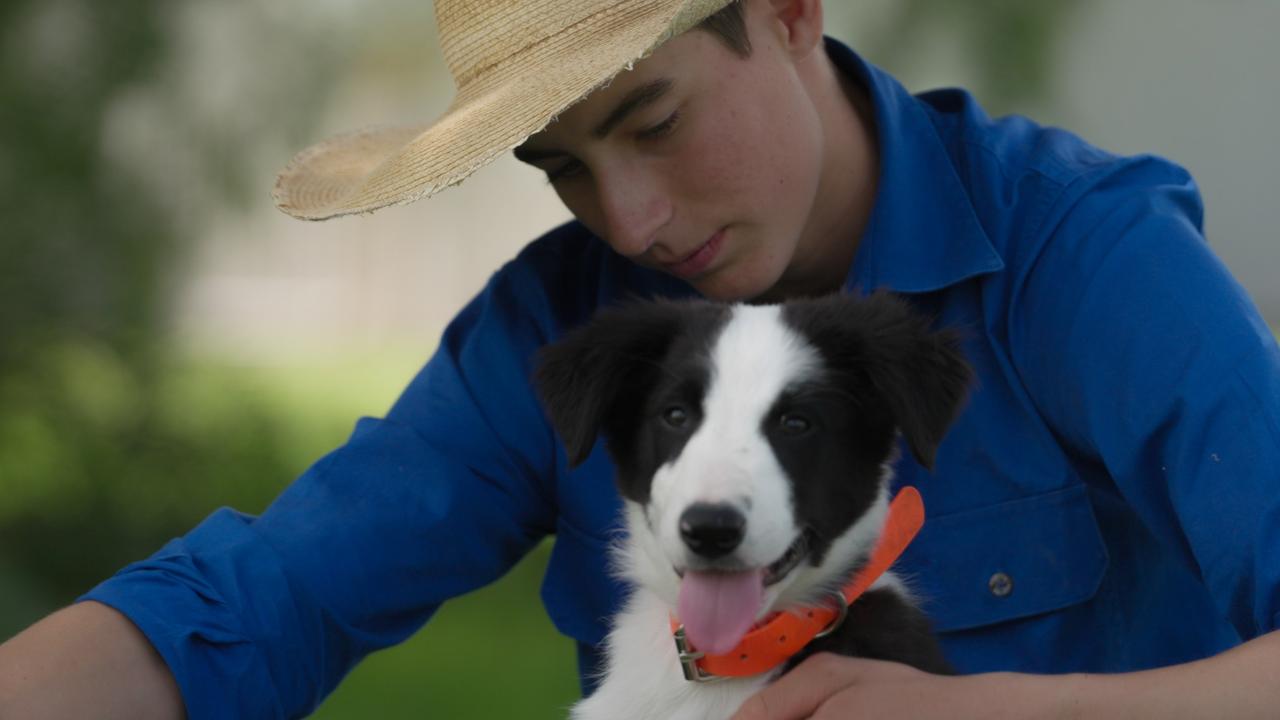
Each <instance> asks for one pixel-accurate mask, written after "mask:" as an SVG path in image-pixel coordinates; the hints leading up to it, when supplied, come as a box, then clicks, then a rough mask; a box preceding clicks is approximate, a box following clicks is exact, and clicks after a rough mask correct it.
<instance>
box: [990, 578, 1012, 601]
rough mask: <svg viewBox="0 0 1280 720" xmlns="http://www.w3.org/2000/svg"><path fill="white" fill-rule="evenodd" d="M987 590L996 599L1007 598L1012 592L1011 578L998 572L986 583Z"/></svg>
mask: <svg viewBox="0 0 1280 720" xmlns="http://www.w3.org/2000/svg"><path fill="white" fill-rule="evenodd" d="M987 589H989V590H990V591H991V594H992V595H995V596H996V597H998V598H1002V597H1009V593H1011V592H1013V578H1011V577H1009V576H1008V575H1006V574H1004V573H1002V572H998V573H996V574H995V575H992V576H991V579H990V580H988V581H987Z"/></svg>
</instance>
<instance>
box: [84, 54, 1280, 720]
mask: <svg viewBox="0 0 1280 720" xmlns="http://www.w3.org/2000/svg"><path fill="white" fill-rule="evenodd" d="M828 51H829V53H830V54H831V55H832V57H833V58H834V59H835V61H836V63H837V64H838V66H839V67H840V68H841V69H842V70H843V71H844V72H846V73H848V74H849V75H851V76H853V77H855V78H857V79H859V80H860V81H861V82H863V83H864V84H865V85H866V86H867V87H868V88H869V90H870V94H871V97H872V101H873V103H874V106H875V120H876V126H877V127H876V131H877V134H878V137H879V147H880V153H881V155H880V157H881V166H882V167H881V173H882V175H881V177H880V182H879V186H878V197H877V198H876V203H875V208H874V211H873V215H872V217H871V219H870V224H869V226H868V228H867V230H866V232H865V235H864V237H863V238H862V240H861V245H860V247H859V250H858V254H857V257H856V259H855V261H854V264H853V266H852V267H851V269H850V271H849V275H848V288H849V289H850V290H851V291H855V292H867V291H870V290H872V289H875V288H889V289H891V290H893V291H895V292H897V293H900V294H901V295H903V296H904V297H906V298H908V299H909V300H910V301H911V302H913V303H914V304H915V305H917V306H918V307H919V308H920V310H921V311H923V312H926V313H930V314H932V315H933V316H935V317H936V318H937V323H938V324H939V325H947V326H953V327H958V328H961V329H962V330H963V332H964V335H965V342H964V349H965V351H966V353H967V355H968V357H969V359H970V360H971V362H972V363H973V364H974V366H975V368H976V371H977V376H978V382H977V385H976V387H975V389H974V392H973V394H972V397H971V398H970V400H969V402H968V405H967V407H966V409H965V410H964V412H963V414H962V415H961V416H960V418H959V420H958V421H957V423H956V424H955V426H954V427H953V428H952V430H951V431H950V433H949V434H948V435H947V437H946V440H945V441H944V442H943V444H942V446H941V448H940V450H939V453H938V458H937V469H936V471H935V472H934V473H933V474H930V473H927V472H926V471H924V470H923V469H922V468H921V467H919V466H918V465H916V464H915V463H914V462H913V461H912V460H911V459H910V454H909V453H904V454H903V457H904V460H903V461H901V462H900V463H899V465H898V467H897V482H899V483H905V484H911V485H914V486H916V487H918V488H919V489H920V491H921V493H922V494H923V496H924V499H925V504H926V507H927V508H928V521H927V523H926V525H925V529H924V532H923V533H922V535H921V536H920V538H919V539H918V540H917V542H916V543H915V544H914V545H912V547H911V548H910V549H909V550H908V552H907V554H906V555H905V556H904V557H903V559H902V560H901V561H900V563H899V565H898V567H899V569H900V571H901V573H902V574H904V575H905V576H907V577H908V578H909V581H910V583H911V585H912V587H914V588H915V590H916V592H917V594H918V595H919V597H920V598H921V599H922V601H923V603H924V607H925V610H926V611H927V612H928V613H929V615H930V616H931V617H932V619H933V621H934V623H935V625H936V628H937V629H938V631H939V632H940V633H941V637H942V641H943V644H944V648H945V650H946V652H947V654H948V656H949V658H950V659H951V661H952V662H953V663H954V664H955V665H956V666H957V667H958V668H959V669H961V670H962V671H965V672H977V671H984V670H994V669H1006V670H1022V671H1032V672H1064V671H1078V670H1088V671H1095V672H1109V671H1124V670H1132V669H1138V668H1149V667H1154V666H1160V665H1167V664H1172V663H1179V662H1183V661H1187V660H1191V659H1194V658H1200V657H1204V656H1207V655H1211V654H1213V653H1216V652H1218V651H1220V650H1223V649H1225V648H1228V647H1230V646H1233V645H1236V644H1238V643H1240V642H1241V641H1242V640H1245V639H1248V638H1252V637H1254V636H1256V635H1259V634H1261V633H1265V632H1268V631H1270V630H1272V629H1273V628H1275V627H1276V622H1277V612H1278V611H1280V470H1277V468H1280V351H1277V348H1276V344H1275V340H1274V338H1273V337H1272V335H1271V333H1270V332H1269V330H1268V328H1267V327H1266V325H1265V323H1263V321H1262V320H1261V318H1260V317H1259V315H1258V313H1257V311H1256V310H1255V309H1254V307H1253V305H1252V304H1251V302H1250V300H1249V299H1248V297H1247V296H1246V295H1245V293H1244V292H1243V290H1242V289H1241V288H1240V287H1239V286H1238V285H1237V284H1236V282H1235V281H1234V280H1233V279H1232V278H1231V276H1230V275H1229V273H1228V272H1227V270H1226V269H1225V268H1224V267H1223V265H1222V264H1221V263H1220V262H1219V261H1218V260H1217V259H1216V258H1215V257H1214V255H1213V254H1212V253H1211V252H1210V250H1209V249H1208V247H1207V246H1206V244H1205V241H1204V239H1203V237H1202V232H1201V221H1202V208H1201V202H1200V197H1199V195H1198V193H1197V191H1196V188H1195V184H1194V183H1193V181H1192V179H1191V178H1190V177H1189V176H1188V175H1187V173H1186V172H1185V171H1183V170H1182V169H1180V168H1178V167H1176V166H1174V165H1172V164H1170V163H1168V162H1166V161H1164V160H1161V159H1158V158H1154V157H1133V158H1119V157H1115V156H1112V155H1109V154H1107V153H1105V152H1102V151H1100V150H1098V149H1096V148H1093V147H1091V146H1089V145H1087V144H1086V143H1084V142H1083V141H1081V140H1080V139H1079V138H1077V137H1075V136H1073V135H1071V134H1069V133H1066V132H1063V131H1061V130H1056V129H1051V128H1044V127H1040V126H1037V125H1035V124H1034V123H1032V122H1030V121H1028V120H1026V119H1023V118H1019V117H1011V118H1004V119H998V120H992V119H990V118H988V117H987V116H986V115H985V114H984V113H983V112H982V110H981V109H980V108H979V107H978V106H977V104H975V102H974V101H973V98H971V97H970V96H969V95H968V94H966V93H964V92H961V91H957V90H945V91H939V92H931V93H926V94H924V95H921V96H918V97H913V96H911V95H910V94H908V93H907V92H906V91H905V90H904V89H903V88H902V87H901V86H899V85H898V84H897V83H896V82H895V81H894V80H893V79H892V78H890V77H889V76H887V75H886V74H884V73H883V72H881V71H879V70H877V69H876V68H874V67H871V66H869V65H867V64H866V63H864V62H863V61H862V60H861V59H859V58H858V57H857V56H855V55H854V54H853V53H852V52H851V51H850V50H849V49H848V48H846V47H844V46H843V45H840V44H839V43H836V42H834V41H832V42H830V43H829V44H828ZM688 294H690V290H689V289H688V288H687V287H686V286H684V285H683V284H681V283H679V282H678V281H676V280H673V279H671V278H668V277H665V276H662V275H659V274H656V273H653V272H651V271H648V270H644V269H642V268H639V267H637V266H635V265H633V264H630V263H628V262H627V261H625V260H623V259H622V258H620V257H618V256H616V255H615V254H613V253H612V252H611V251H610V250H609V249H608V248H607V247H606V246H605V245H604V244H603V243H601V242H600V241H599V240H598V239H596V238H594V237H592V236H591V235H590V234H589V233H588V232H587V231H586V230H585V229H583V227H582V226H580V225H578V224H576V223H570V224H568V225H565V226H563V227H561V228H559V229H557V230H555V231H553V232H551V233H550V234H548V235H547V236H545V237H543V238H541V239H540V240H538V241H536V242H534V243H533V244H531V245H530V246H529V247H528V248H526V249H525V250H524V251H523V252H521V253H520V255H519V256H518V257H517V258H516V259H515V260H513V261H512V262H511V263H509V264H508V265H506V266H505V267H503V268H502V269H501V270H500V271H499V272H498V273H497V274H495V275H494V276H493V278H492V280H491V281H490V282H489V283H488V285H487V287H485V288H484V290H483V291H482V292H481V293H480V294H479V296H478V297H476V298H475V300H473V301H472V302H471V303H470V304H469V305H467V306H466V308H465V309H463V310H462V312H461V313H460V314H459V315H458V316H457V318H456V319H455V320H454V322H453V323H452V324H451V325H450V326H449V328H448V330H447V331H446V333H445V335H444V337H443V340H442V342H441V344H440V347H439V349H438V351H437V353H436V355H435V356H434V357H433V358H432V359H431V361H430V362H429V363H428V364H427V365H426V367H425V368H424V369H423V370H422V371H421V373H420V374H419V375H418V376H417V377H416V378H415V379H414V380H413V382H412V383H411V384H410V385H409V387H408V388H407V389H406V391H405V393H404V395H403V396H402V397H401V398H400V399H399V401H398V402H397V403H396V404H395V406H394V407H393V408H392V409H391V411H390V412H389V413H388V415H387V417H386V418H385V419H368V418H366V419H363V420H361V421H360V422H359V423H358V424H357V426H356V428H355V431H354V433H353V434H352V436H351V438H350V440H349V441H348V442H347V444H346V445H345V446H344V447H342V448H340V449H338V450H337V451H335V452H333V453H332V454H330V455H328V456H327V457H325V458H323V459H322V460H320V461H319V462H318V463H317V464H316V465H315V466H313V467H312V468H311V469H309V470H308V471H307V472H306V473H305V474H304V475H302V476H301V477H300V478H298V480H297V481H296V482H295V483H294V484H293V485H292V486H291V487H290V488H288V489H287V490H286V491H285V492H284V493H283V494H282V495H281V497H280V498H278V499H277V500H276V501H275V502H274V503H273V504H272V505H271V506H270V507H269V508H268V509H267V510H266V511H265V512H264V513H263V514H262V515H261V516H260V517H252V516H248V515H244V514H241V513H237V512H235V511H233V510H230V509H222V510H218V511H217V512H215V513H213V514H212V515H211V516H210V517H209V518H208V519H207V520H205V521H204V522H203V523H202V524H201V525H199V526H198V527H196V528H195V529H194V530H193V531H191V532H190V533H189V534H188V535H186V536H185V537H183V538H180V539H177V540H174V541H172V542H170V543H169V544H168V545H166V546H165V547H164V548H163V549H161V550H160V551H159V552H158V553H156V554H155V555H154V556H152V557H151V558H149V559H147V560H145V561H142V562H139V563H136V564H134V565H130V566H129V567H127V568H125V569H124V570H122V571H121V572H120V573H119V574H118V575H116V576H115V577H114V578H112V579H110V580H108V581H106V582H104V583H103V584H102V585H100V586H98V587H97V588H96V589H94V590H93V591H91V592H90V593H88V594H87V595H86V596H85V597H86V598H91V599H94V600H98V601H101V602H104V603H106V604H108V605H111V606H112V607H115V608H117V609H119V610H121V611H122V612H124V613H125V614H126V615H127V616H129V617H130V618H132V620H133V621H134V622H135V623H136V624H137V625H138V626H139V627H140V628H141V629H142V631H143V632H144V633H146V635H147V636H148V637H149V638H150V640H151V642H152V643H154V645H155V646H156V648H157V649H158V650H159V652H160V654H161V655H162V656H163V657H164V659H165V660H166V661H167V662H168V664H169V667H170V668H171V669H172V670H173V673H174V675H175V676H176V678H177V681H178V684H179V686H180V687H181V689H182V692H183V695H184V697H185V699H186V702H187V708H188V711H189V713H190V715H191V717H193V718H215V717H219V718H221V717H226V718H230V717H292V716H297V715H300V714H303V713H306V712H307V711H309V710H310V709H311V708H313V707H314V706H315V705H316V704H318V703H319V701H320V700H321V699H322V698H323V697H324V695H325V694H326V693H328V692H329V691H330V690H331V689H332V688H333V687H334V686H335V685H336V684H337V682H338V681H339V680H340V679H341V678H342V676H343V675H344V674H345V673H346V672H347V671H348V670H349V669H350V668H351V667H352V665H354V664H355V663H356V662H357V661H359V660H360V659H361V658H362V657H364V656H365V655H366V654H368V653H369V652H371V651H373V650H376V649H378V648H382V647H386V646H388V645H392V644H394V643H397V642H400V641H402V640H404V639H405V638H407V637H408V636H409V635H410V634H412V633H413V632H414V631H415V630H417V629H418V628H419V627H420V626H421V625H422V624H423V623H424V622H426V620H427V619H428V618H429V617H430V615H431V614H432V612H433V611H434V610H435V609H436V607H437V606H438V605H439V604H440V603H442V602H444V601H445V600H447V599H449V598H451V597H454V596H457V595H460V594H462V593H465V592H467V591H469V590H472V589H474V588H477V587H480V586H481V585H484V584H486V583H488V582H490V581H492V580H494V579H495V578H497V577H498V576H499V575H501V574H502V573H503V572H504V571H506V570H507V569H508V568H509V567H511V565H512V564H513V563H515V562H516V561H517V560H518V559H519V558H520V557H521V556H522V555H523V554H524V553H525V552H526V551H528V550H529V549H530V548H531V547H532V546H533V545H534V544H535V543H537V542H538V541H539V540H540V539H541V538H543V537H544V536H546V535H548V534H552V533H553V534H555V536H556V542H555V546H554V550H553V553H552V557H551V561H550V567H549V568H548V570H547V576H546V579H545V583H544V585H543V590H542V597H543V601H544V604H545V606H546V608H547V612H548V613H549V614H550V616H551V618H552V619H553V621H554V622H555V624H556V626H557V627H558V628H559V629H560V630H561V631H563V632H564V633H565V634H566V635H568V636H570V637H572V638H574V639H576V640H577V641H578V642H579V647H580V648H581V654H580V657H581V659H582V667H583V668H584V669H589V668H591V667H593V666H594V665H595V663H596V662H597V661H598V653H597V647H598V645H599V643H600V642H601V640H602V639H603V637H604V636H605V633H606V631H607V620H606V619H607V618H608V617H609V616H610V615H611V614H612V613H613V612H614V611H615V610H616V609H617V607H618V603H619V599H620V598H621V597H622V594H623V592H624V588H623V587H621V586H620V584H619V583H618V582H617V581H615V580H613V579H611V578H610V577H609V576H608V574H607V573H606V570H605V554H606V550H607V545H608V542H609V538H610V536H611V533H613V532H615V531H616V530H617V528H618V525H619V518H618V511H619V507H620V501H619V499H618V497H617V495H616V493H615V491H614V486H613V482H612V478H611V474H612V469H611V466H610V462H609V460H608V459H607V457H606V456H605V454H604V453H603V451H602V450H601V449H600V448H597V449H596V451H595V452H594V453H593V454H592V455H591V456H590V458H589V459H588V460H587V462H585V463H584V464H583V465H581V466H579V467H577V468H570V467H568V465H567V463H566V461H565V456H564V452H563V450H562V449H561V448H560V446H559V445H558V443H557V441H556V439H555V437H554V436H553V434H552V431H551V429H550V427H549V426H548V424H547V422H546V421H545V419H544V416H543V413H542V411H541V409H540V407H539V405H538V403H537V401H536V400H535V397H534V394H533V392H532V390H531V388H530V386H529V384H528V381H527V378H528V377H529V375H530V369H531V361H530V358H531V355H532V354H533V353H534V351H535V350H536V349H537V348H538V347H540V346H542V345H543V344H545V343H547V342H549V341H552V340H554V339H556V338H557V337H558V336H560V335H561V334H562V333H563V332H564V331H565V329H566V328H569V327H572V326H574V325H577V324H579V323H581V322H583V321H584V320H586V319H587V318H588V317H590V315H591V314H592V313H593V311H595V310H596V309H597V308H598V307H600V306H601V305H605V304H609V303H613V302H616V301H617V300H619V299H621V298H624V297H629V296H635V295H640V296H671V295H688ZM584 682H589V681H584Z"/></svg>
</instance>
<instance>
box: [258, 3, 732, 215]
mask: <svg viewBox="0 0 1280 720" xmlns="http://www.w3.org/2000/svg"><path fill="white" fill-rule="evenodd" d="M729 2H730V0H436V21H437V25H438V26H439V28H440V46H441V50H442V52H443V54H444V59H445V61H446V62H447V63H448V65H449V70H450V72H452V73H453V79H454V83H455V85H457V95H456V96H455V97H454V99H453V103H452V104H451V105H450V106H449V109H448V110H447V111H446V112H445V114H444V115H443V116H442V117H440V118H439V119H438V120H436V121H435V122H434V123H431V124H428V125H419V126H414V127H403V128H374V129H369V130H361V131H357V132H354V133H349V134H346V135H340V136H338V137H335V138H331V139H329V140H326V141H324V142H322V143H319V144H317V145H314V146H312V147H311V148H308V149H307V150H304V151H303V152H302V153H300V154H299V155H298V156H297V157H295V158H294V159H293V162H292V163H290V164H289V166H288V167H287V168H285V169H284V171H283V172H281V173H280V175H279V177H278V178H277V179H276V187H275V191H274V192H273V193H272V195H273V197H274V198H275V202H276V206H277V207H279V208H280V209H281V210H283V211H285V212H286V213H289V214H290V215H293V216H294V217H298V218H303V219H306V220H325V219H328V218H332V217H338V216H340V215H350V214H353V213H365V212H372V211H374V210H377V209H379V208H383V207H386V206H388V205H396V204H403V203H409V202H413V201H414V200H418V199H421V198H424V197H429V196H431V195H433V194H435V193H436V192H439V191H440V190H442V189H444V188H446V187H448V186H450V185H454V184H457V183H459V182H462V180H463V179H465V178H466V177H467V176H468V175H470V174H471V173H473V172H475V171H476V170H477V169H479V168H480V167H482V166H484V165H486V164H488V163H489V162H491V161H493V160H494V159H495V158H497V157H498V156H500V155H502V154H503V153H505V152H507V151H509V150H511V149H512V148H514V147H516V146H517V145H519V144H520V143H522V142H524V141H525V140H526V139H527V138H528V137H529V136H530V135H533V134H534V133H536V132H538V131H539V130H542V129H543V128H545V127H546V126H547V125H548V124H549V123H550V122H551V120H552V119H554V118H555V117H556V115H558V114H559V113H561V112H563V111H564V110H566V109H567V108H569V107H570V106H571V105H573V104H574V103H576V102H578V101H579V100H581V99H582V98H584V97H586V96H587V95H588V94H590V93H591V91H592V90H595V89H596V88H598V87H600V86H602V85H604V84H606V83H607V82H608V81H609V80H610V79H612V78H613V77H614V76H615V75H617V74H618V73H620V72H622V71H623V70H626V69H628V68H630V67H631V65H632V64H633V63H634V62H635V61H637V60H639V59H640V58H642V57H644V56H646V55H648V54H649V53H650V52H652V51H653V50H654V49H655V48H657V47H658V46H659V45H661V44H662V43H664V42H666V41H667V40H668V39H670V38H672V37H674V36H676V35H679V34H680V33H683V32H685V31H686V30H689V29H691V28H693V27H694V26H695V25H697V24H698V23H700V22H702V21H703V20H704V19H706V18H707V17H709V16H710V15H711V14H713V13H715V12H716V11H717V10H719V9H721V8H722V7H724V6H725V5H728V4H729Z"/></svg>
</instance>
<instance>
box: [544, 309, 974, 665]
mask: <svg viewBox="0 0 1280 720" xmlns="http://www.w3.org/2000/svg"><path fill="white" fill-rule="evenodd" d="M957 345H958V343H957V341H956V339H955V338H954V337H953V336H952V335H951V334H948V333H945V332H942V333H940V332H933V331H931V330H930V329H929V327H928V324H927V322H926V321H925V320H923V319H922V318H920V317H918V316H916V315H914V314H913V313H912V312H910V310H909V309H908V308H907V306H906V305H905V304H904V303H902V302H901V301H899V300H896V299H894V298H892V297H891V296H889V295H886V294H877V295H874V296H872V297H871V298H868V299H865V300H859V299H855V298H853V297H850V296H831V297H828V298H823V299H818V300H807V301H798V302H792V303H788V304H786V305H781V306H760V307H750V306H743V305H734V306H729V305H723V304H717V303H710V302H701V301H695V302H684V303H671V302H660V303H647V304H640V305H633V306H630V307H626V308H622V309H616V310H609V311H605V312H603V313H601V314H600V315H598V316H597V317H596V318H595V319H594V320H593V321H592V322H590V323H588V324H587V325H586V326H584V327H582V328H579V329H578V330H576V331H574V332H572V333H570V334H569V335H568V336H566V337H565V338H564V339H563V340H562V341H561V342H559V343H557V344H555V345H552V346H550V347H548V348H547V349H545V350H544V351H543V354H542V356H541V358H540V363H539V368H538V371H537V377H536V384H537V386H538V389H539V391H540V393H541V394H542V397H543V400H544V403H545V405H546V407H547V410H548V414H549V416H550V418H551V422H552V424H553V425H554V426H555V428H556V430H557V432H558V433H559V434H560V436H561V438H562V439H563V440H564V443H565V446H566V448H567V450H568V455H569V458H570V460H571V462H574V463H578V462H581V461H582V460H583V459H585V458H586V456H587V455H588V454H589V453H590V451H591V448H592V446H593V445H594V444H595V441H596V438H597V436H603V438H604V440H605V443H606V447H607V448H608V450H609V453H610V455H611V456H612V458H613V460H614V464H615V466H616V468H617V482H618V487H619V490H620V492H621V494H622V496H623V498H624V499H625V500H626V501H627V511H628V530H629V532H630V540H629V543H628V546H627V547H626V557H625V560H626V563H627V570H628V572H629V573H630V575H631V576H632V579H634V580H636V581H638V582H641V583H643V584H644V585H646V586H647V587H648V588H649V589H650V590H652V591H653V592H655V593H657V594H659V595H660V596H661V597H663V598H664V599H665V600H667V601H668V602H669V603H670V604H671V606H672V607H678V609H679V615H680V618H681V620H682V621H683V622H684V624H685V628H686V631H687V632H688V633H689V636H690V639H691V640H692V641H693V642H694V644H695V645H696V646H697V647H699V648H701V649H703V650H706V651H708V652H713V653H719V652H725V651H727V650H728V649H729V648H732V647H733V646H734V645H736V644H737V641H738V640H739V639H740V638H741V636H742V634H743V633H745V632H746V630H747V629H748V628H749V627H750V625H751V624H752V623H753V622H754V621H755V620H756V619H758V618H759V617H760V616H762V615H764V614H765V613H767V612H769V611H770V610H772V609H774V608H775V607H784V606H788V605H792V604H795V603H800V602H811V601H813V600H815V599H817V597H818V596H820V595H821V593H822V592H824V591H825V590H826V589H827V588H830V587H832V586H837V585H839V584H840V583H841V582H842V580H843V579H844V576H845V575H847V573H848V572H849V570H850V568H851V567H853V566H854V565H856V564H857V563H858V562H859V561H860V560H861V559H862V558H863V557H865V555H866V553H867V552H869V551H870V549H871V547H872V546H873V545H874V543H875V540H876V539H877V535H878V532H879V529H880V526H881V523H882V521H883V517H884V512H885V509H886V507H887V496H886V495H887V490H886V486H887V481H888V466H889V464H890V463H891V462H892V461H893V460H894V459H895V458H894V448H895V447H896V437H897V435H898V434H899V433H900V434H901V435H902V436H903V437H904V438H905V439H906V441H907V444H908V446H909V447H910V448H911V451H912V453H913V455H914V456H915V458H916V459H917V460H918V461H919V462H921V463H922V464H923V465H925V466H926V467H931V466H932V463H933V458H934V455H935V452H936V450H937V447H938V444H939V443H940V442H941V440H942V436H943V434H944V432H945V431H946V428H947V426H948V425H949V424H950V422H951V420H952V419H953V418H954V416H955V414H956V412H957V411H958V409H959V407H960V404H961V402H962V399H963V397H964V394H965V390H966V387H967V384H968V382H969V378H970V370H969V368H968V366H967V364H966V363H965V362H964V360H963V359H962V358H961V356H960V354H959V351H958V349H957Z"/></svg>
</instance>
